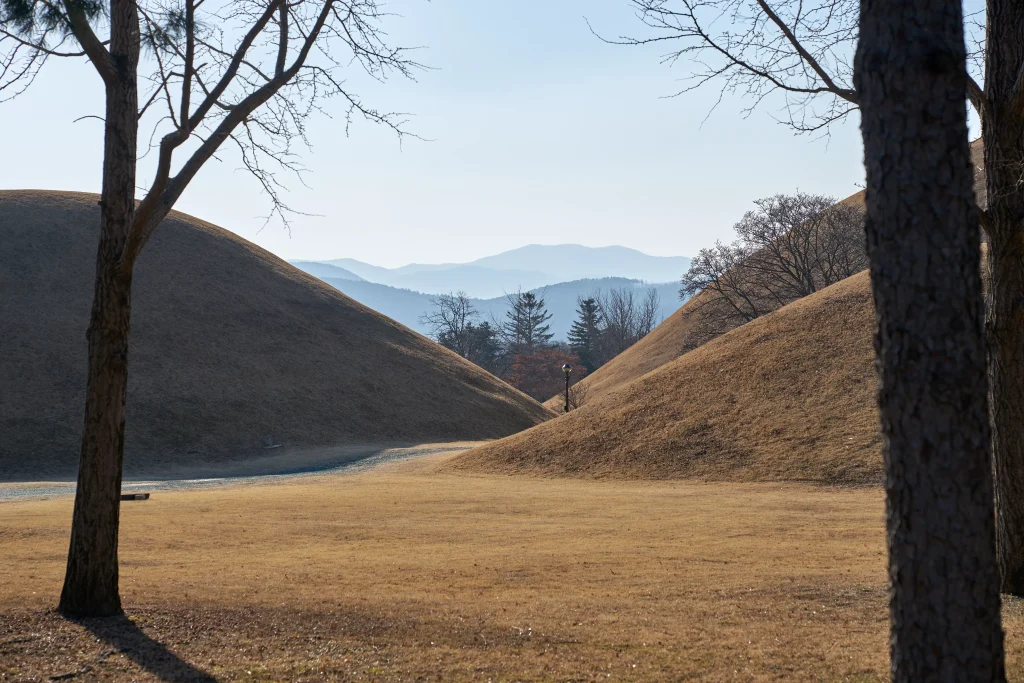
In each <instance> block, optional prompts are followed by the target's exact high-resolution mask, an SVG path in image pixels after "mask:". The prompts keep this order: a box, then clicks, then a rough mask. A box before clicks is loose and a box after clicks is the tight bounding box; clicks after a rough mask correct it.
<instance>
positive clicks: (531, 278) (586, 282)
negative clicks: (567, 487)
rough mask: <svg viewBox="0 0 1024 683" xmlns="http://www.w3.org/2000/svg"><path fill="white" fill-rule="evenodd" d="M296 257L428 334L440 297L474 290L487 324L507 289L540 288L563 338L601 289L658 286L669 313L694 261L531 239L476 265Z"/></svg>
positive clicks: (499, 310) (500, 310)
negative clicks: (580, 307)
mask: <svg viewBox="0 0 1024 683" xmlns="http://www.w3.org/2000/svg"><path fill="white" fill-rule="evenodd" d="M291 263H292V264H293V265H294V266H296V267H297V268H300V269H302V270H304V271H306V272H307V273H309V274H310V275H313V276H314V277H317V278H320V279H321V280H323V281H324V282H327V283H328V284H330V285H331V286H333V287H335V288H336V289H338V290H340V291H342V292H344V293H345V294H347V295H348V296H350V297H352V298H353V299H355V300H356V301H358V302H360V303H362V304H363V305H365V306H368V307H370V308H372V309H374V310H375V311H378V312H380V313H383V314H384V315H386V316H388V317H390V318H392V319H394V320H397V321H398V322H400V323H402V324H403V325H406V326H407V327H411V328H412V329H414V330H417V331H418V332H421V333H423V334H427V333H428V332H429V329H428V328H427V327H426V326H425V325H423V324H422V323H421V322H420V317H421V316H422V315H423V314H424V313H426V312H427V311H428V310H430V308H431V307H432V303H431V296H432V295H436V294H447V293H449V292H459V291H464V292H466V293H467V294H468V295H469V296H470V297H471V298H472V300H473V305H474V307H475V308H476V309H477V310H478V311H479V312H480V314H481V318H480V321H481V322H482V321H484V320H491V319H492V318H495V319H499V320H500V319H502V318H504V315H505V311H506V310H507V309H508V305H507V302H506V300H505V294H506V293H511V292H515V291H517V290H519V289H522V290H524V291H533V292H535V293H537V294H539V295H543V296H544V298H545V300H546V302H547V307H548V311H549V312H550V313H551V315H552V318H551V323H550V324H551V331H552V332H553V333H554V335H555V339H559V340H565V339H566V337H567V335H568V333H569V327H570V326H571V325H572V321H573V320H574V319H575V317H576V301H577V299H578V298H579V297H581V296H582V297H586V296H589V295H591V294H593V293H594V292H596V291H598V290H605V291H607V290H609V289H613V288H624V287H627V288H636V289H637V290H638V294H639V295H641V296H642V295H643V293H644V290H646V289H647V288H648V287H653V288H655V289H656V290H657V291H658V295H659V297H660V299H661V310H660V314H661V317H662V318H665V317H668V316H669V315H671V314H672V312H673V311H675V310H676V309H678V308H679V306H680V305H681V303H680V301H679V297H678V291H679V278H680V277H681V276H682V274H683V273H684V272H686V270H687V268H689V266H690V259H689V258H686V257H685V256H649V255H647V254H644V253H643V252H639V251H637V250H635V249H629V248H626V247H585V246H581V245H578V244H560V245H554V246H546V245H539V244H531V245H528V246H525V247H521V248H519V249H513V250H511V251H506V252H503V253H500V254H495V255H494V256H486V257H484V258H481V259H477V260H475V261H471V262H469V263H442V264H420V263H412V264H409V265H407V266H402V267H400V268H382V267H380V266H375V265H372V264H369V263H363V262H362V261H357V260H356V259H349V258H339V259H332V260H329V261H292V262H291ZM648 283H651V284H648Z"/></svg>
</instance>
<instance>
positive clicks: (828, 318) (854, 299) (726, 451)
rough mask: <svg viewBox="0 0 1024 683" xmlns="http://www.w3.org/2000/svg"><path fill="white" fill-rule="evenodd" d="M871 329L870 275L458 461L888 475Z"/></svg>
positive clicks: (862, 479)
mask: <svg viewBox="0 0 1024 683" xmlns="http://www.w3.org/2000/svg"><path fill="white" fill-rule="evenodd" d="M873 329H874V306H873V303H872V299H871V291H870V286H869V279H868V273H867V271H865V272H862V273H860V274H858V275H855V276H853V277H851V278H848V279H847V280H844V281H842V282H840V283H838V284H835V285H833V286H831V287H829V288H827V289H824V290H822V291H820V292H818V293H816V294H814V295H812V296H809V297H806V298H804V299H801V300H799V301H796V302H794V303H792V304H790V305H789V306H786V307H784V308H781V309H779V310H778V311H775V312H774V313H771V314H769V315H766V316H764V317H762V318H758V319H756V320H754V321H753V322H750V323H747V324H746V325H743V326H742V327H739V328H737V329H735V330H732V331H731V332H728V333H726V334H725V335H723V336H721V337H719V338H717V339H715V340H713V341H710V342H708V343H707V344H705V345H703V346H701V347H699V348H697V349H695V350H693V351H690V352H689V353H686V354H685V355H682V356H680V357H678V358H676V359H675V360H670V361H668V362H666V363H665V364H664V365H661V366H660V367H658V368H657V369H655V370H653V371H651V372H648V373H646V374H644V375H642V376H640V377H639V378H637V379H635V380H633V381H631V382H628V383H626V384H624V385H622V386H620V387H619V388H615V389H612V390H609V391H606V392H604V393H602V394H600V395H599V397H598V398H597V399H595V400H593V401H592V402H590V403H588V404H586V405H584V406H583V407H582V408H579V409H578V410H575V411H573V412H571V413H569V414H568V415H565V416H562V417H559V418H557V419H555V420H552V421H550V422H547V423H545V424H542V425H539V426H537V427H534V428H533V429H530V430H528V431H525V432H522V433H520V434H516V435H513V436H510V437H508V438H505V439H502V440H500V441H496V442H494V443H491V444H487V445H485V446H482V447H480V448H476V449H474V450H472V451H469V452H468V453H465V454H463V455H462V456H459V457H458V458H456V459H455V460H453V461H452V462H451V463H450V464H449V467H450V468H452V469H456V470H463V471H482V472H504V473H525V474H539V475H549V476H551V475H553V476H583V477H615V478H654V479H668V478H698V479H712V480H733V481H808V482H819V483H826V484H876V483H879V482H881V479H882V456H881V435H880V432H879V425H878V417H877V409H876V405H875V387H876V379H875V371H874V351H873V348H872V330H873ZM653 334H654V333H652V335H653ZM641 343H642V342H641ZM637 346H639V344H637Z"/></svg>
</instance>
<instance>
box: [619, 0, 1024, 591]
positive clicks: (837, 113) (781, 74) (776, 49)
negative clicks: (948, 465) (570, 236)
mask: <svg viewBox="0 0 1024 683" xmlns="http://www.w3.org/2000/svg"><path fill="white" fill-rule="evenodd" d="M631 4H632V5H633V7H635V8H636V10H637V15H638V17H639V19H640V21H641V22H642V23H643V25H644V26H646V27H647V29H648V32H647V34H646V35H642V36H638V37H622V38H620V39H618V40H615V41H613V42H618V43H624V44H632V45H640V44H664V45H665V46H666V47H667V48H668V52H667V54H666V55H665V61H666V62H669V63H678V62H687V63H689V65H690V66H691V67H692V68H691V70H690V73H689V74H688V76H689V79H690V80H689V81H688V86H687V87H686V88H684V89H683V90H682V91H681V92H687V91H689V90H692V89H694V88H698V87H701V86H704V85H711V86H714V85H718V86H719V87H720V88H721V92H722V93H735V94H738V95H741V96H745V97H746V100H747V102H748V103H749V105H748V109H747V111H748V112H749V111H751V110H753V109H754V108H755V107H757V106H758V105H759V104H761V103H762V102H764V101H765V99H766V98H768V97H769V96H771V95H773V94H778V95H781V96H782V97H783V98H784V102H785V113H784V116H783V117H782V119H783V121H784V122H785V123H787V124H789V125H791V126H792V127H793V128H794V129H795V130H797V131H800V132H806V131H820V130H826V131H827V129H828V126H829V125H830V124H831V123H832V122H834V121H836V120H838V119H841V118H843V117H844V116H846V115H847V114H848V113H850V112H852V111H853V110H854V109H855V108H857V107H859V106H860V104H861V94H860V92H859V91H858V89H857V88H855V87H853V83H852V80H851V73H852V70H851V64H852V61H851V57H852V55H853V51H854V46H855V44H856V43H857V41H858V39H859V38H860V25H859V24H860V14H859V9H860V7H859V5H862V4H863V3H862V2H858V0H813V1H812V2H807V1H805V0H631ZM961 5H962V6H963V5H969V9H970V11H969V12H968V14H967V15H966V16H964V15H963V14H961V17H960V21H961V22H962V24H963V25H964V28H965V29H966V31H965V33H966V35H965V36H964V35H962V36H961V37H962V38H964V37H965V38H966V40H967V41H969V43H970V44H969V46H968V47H967V50H966V52H965V53H964V54H963V55H961V56H958V59H959V58H961V57H962V58H963V59H964V61H965V67H966V72H965V75H964V78H963V80H962V83H963V86H964V97H965V99H966V100H968V101H969V102H970V103H971V105H972V107H973V108H974V110H975V111H976V112H977V114H978V118H979V119H980V120H981V129H982V138H983V139H984V141H985V143H984V157H985V183H986V191H985V199H984V201H983V202H982V205H983V207H984V208H977V207H976V210H977V211H978V216H979V223H980V225H981V227H982V229H983V230H984V231H985V237H986V238H987V242H988V245H989V248H988V258H987V261H986V263H987V268H988V276H989V277H988V283H989V291H988V296H987V310H986V331H987V337H988V340H989V364H988V368H989V374H990V375H991V387H992V400H991V401H990V409H991V411H992V426H993V430H992V450H993V458H994V460H995V470H996V485H995V490H996V500H997V505H996V507H997V509H998V518H997V531H998V535H999V545H998V549H999V567H1000V572H1001V577H1002V578H1001V580H1002V588H1003V590H1004V591H1005V592H1008V593H1013V594H1017V595H1024V325H1022V324H1020V301H1021V300H1024V249H1021V248H1020V244H1021V242H1022V240H1024V218H1022V217H1024V182H1021V180H1022V178H1024V78H1021V73H1022V58H1021V49H1020V46H1021V45H1024V4H1022V3H1020V2H1017V0H987V1H986V3H985V4H984V6H983V7H979V5H980V3H978V2H969V3H961ZM982 76H983V78H982ZM982 84H983V85H982ZM965 134H966V133H965Z"/></svg>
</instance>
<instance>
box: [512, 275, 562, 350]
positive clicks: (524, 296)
mask: <svg viewBox="0 0 1024 683" xmlns="http://www.w3.org/2000/svg"><path fill="white" fill-rule="evenodd" d="M506 299H507V300H508V304H509V309H508V310H507V311H506V312H505V322H504V324H503V325H502V326H501V332H502V337H503V338H504V339H503V341H504V343H505V352H506V353H507V354H510V355H515V354H520V353H532V352H533V351H535V350H537V349H539V348H543V347H545V346H547V345H548V343H549V342H550V341H551V338H552V337H553V336H554V335H553V334H552V333H551V326H550V325H548V324H547V322H548V321H549V320H551V314H550V313H548V309H547V305H546V303H545V302H544V297H543V296H540V297H538V296H537V295H536V294H534V293H533V292H522V291H519V292H516V293H515V294H509V295H507V296H506Z"/></svg>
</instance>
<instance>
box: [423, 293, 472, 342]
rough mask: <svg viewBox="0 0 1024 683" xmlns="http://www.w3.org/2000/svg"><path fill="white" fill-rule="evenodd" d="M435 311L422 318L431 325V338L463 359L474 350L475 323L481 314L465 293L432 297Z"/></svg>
mask: <svg viewBox="0 0 1024 683" xmlns="http://www.w3.org/2000/svg"><path fill="white" fill-rule="evenodd" d="M430 303H431V305H432V306H433V309H431V310H430V311H428V312H426V313H424V314H423V315H422V316H420V322H421V323H423V324H424V325H429V326H430V329H431V336H432V337H433V338H434V339H435V340H436V341H438V342H440V343H441V344H443V345H444V346H445V347H447V348H449V349H451V350H452V351H454V352H455V353H457V354H459V355H460V356H462V357H463V358H469V356H470V352H471V350H472V345H473V339H472V331H473V327H474V326H473V321H474V320H476V319H477V318H479V317H480V313H479V312H478V311H477V310H476V308H474V307H473V303H472V302H471V301H470V299H469V295H467V294H466V293H465V292H462V291H460V292H458V293H456V294H452V293H448V294H439V295H437V296H432V297H430Z"/></svg>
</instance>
